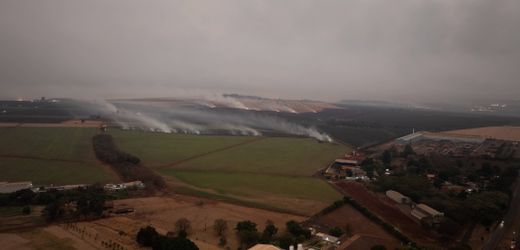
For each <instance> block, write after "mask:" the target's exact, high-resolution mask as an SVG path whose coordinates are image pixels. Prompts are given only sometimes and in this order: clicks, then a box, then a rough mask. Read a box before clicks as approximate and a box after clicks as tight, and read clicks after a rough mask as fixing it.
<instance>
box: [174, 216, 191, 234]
mask: <svg viewBox="0 0 520 250" xmlns="http://www.w3.org/2000/svg"><path fill="white" fill-rule="evenodd" d="M190 229H191V223H190V221H189V220H188V219H186V218H180V219H178V220H177V221H176V222H175V230H176V231H177V233H181V232H184V233H186V235H187V234H188V231H189V230H190Z"/></svg>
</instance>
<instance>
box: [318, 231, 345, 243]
mask: <svg viewBox="0 0 520 250" xmlns="http://www.w3.org/2000/svg"><path fill="white" fill-rule="evenodd" d="M316 236H317V237H319V238H321V240H322V241H325V242H327V243H332V244H340V242H339V239H338V237H334V236H332V235H328V234H324V233H317V234H316Z"/></svg>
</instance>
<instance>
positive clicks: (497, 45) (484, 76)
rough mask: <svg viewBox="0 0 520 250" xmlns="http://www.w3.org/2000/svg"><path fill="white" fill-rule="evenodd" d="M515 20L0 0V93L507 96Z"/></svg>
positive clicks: (512, 91) (497, 8)
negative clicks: (193, 91)
mask: <svg viewBox="0 0 520 250" xmlns="http://www.w3.org/2000/svg"><path fill="white" fill-rule="evenodd" d="M519 24H520V1H518V0H455V1H454V0H434V1H425V0H393V1H388V0H370V1H367V0H326V1H316V0H285V1H279V0H251V1H243V0H222V1H213V0H201V1H181V0H157V1H141V0H111V1H106V0H89V1H70V0H46V1H40V0H2V1H0V34H2V35H1V36H0V86H2V91H0V95H1V97H10V98H17V97H36V96H49V97H70V98H102V99H107V98H127V97H164V96H174V95H175V94H176V93H177V92H179V90H180V89H181V90H182V89H202V90H206V91H209V92H212V91H223V90H224V91H231V92H234V93H249V94H255V95H262V96H271V97H277V98H298V99H299V98H309V99H320V100H335V101H337V100H342V99H382V100H394V101H397V100H399V101H401V100H402V101H412V102H413V101H419V100H420V101H428V102H462V101H468V100H475V99H489V100H493V99H494V100H501V99H518V96H520V84H519V79H520V71H519V70H518V65H520V32H518V26H519ZM222 99H223V100H222V101H227V100H225V98H222ZM272 109H277V107H275V106H273V107H272Z"/></svg>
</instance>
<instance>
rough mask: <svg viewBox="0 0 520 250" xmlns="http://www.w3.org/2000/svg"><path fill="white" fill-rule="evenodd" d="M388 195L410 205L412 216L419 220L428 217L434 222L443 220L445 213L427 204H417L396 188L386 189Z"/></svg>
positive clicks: (400, 202)
mask: <svg viewBox="0 0 520 250" xmlns="http://www.w3.org/2000/svg"><path fill="white" fill-rule="evenodd" d="M386 197H388V198H390V199H391V200H393V201H395V202H397V203H399V204H406V205H409V206H410V207H411V208H412V210H411V212H410V214H411V215H412V217H414V218H416V219H417V220H419V221H424V220H426V219H428V220H429V221H431V222H432V223H438V222H440V221H441V220H442V218H443V217H444V213H441V212H439V211H437V210H435V209H433V208H431V207H429V206H428V205H426V204H422V203H420V204H416V203H414V202H413V201H412V200H411V199H410V198H409V197H408V196H404V195H403V194H401V193H399V192H397V191H394V190H388V191H386Z"/></svg>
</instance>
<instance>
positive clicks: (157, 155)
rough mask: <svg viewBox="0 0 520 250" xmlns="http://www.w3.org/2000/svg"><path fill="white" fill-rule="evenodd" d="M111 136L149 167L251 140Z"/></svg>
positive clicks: (135, 134)
mask: <svg viewBox="0 0 520 250" xmlns="http://www.w3.org/2000/svg"><path fill="white" fill-rule="evenodd" d="M110 134H111V135H112V136H113V137H114V138H115V140H116V142H117V145H118V146H119V147H120V148H121V149H122V150H123V151H125V152H129V153H131V154H133V155H136V156H138V157H139V158H141V160H143V162H145V163H146V165H147V166H148V167H152V168H153V167H158V166H162V165H166V164H170V163H174V162H177V161H180V160H184V159H187V158H190V157H193V156H196V155H199V154H203V153H207V152H211V151H214V150H217V149H222V148H225V147H229V146H232V145H236V144H239V143H244V142H247V141H250V140H255V138H254V137H246V136H197V135H184V134H164V133H151V132H140V131H124V130H118V129H113V130H110Z"/></svg>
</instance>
